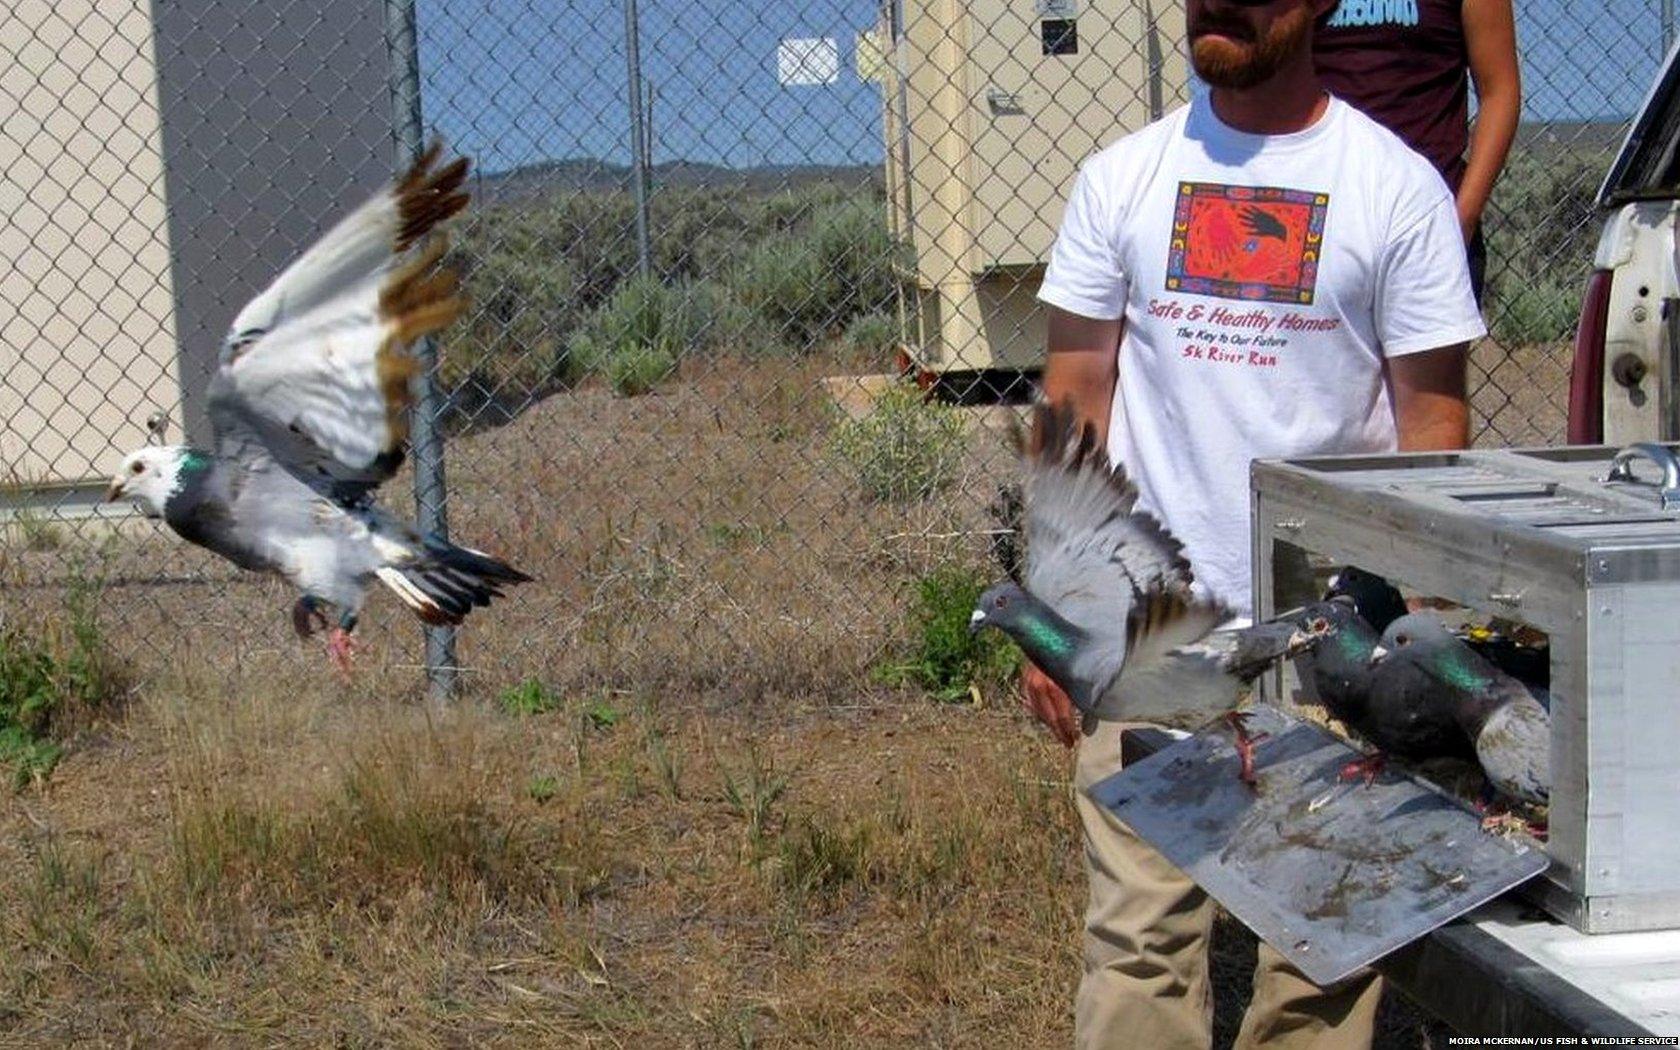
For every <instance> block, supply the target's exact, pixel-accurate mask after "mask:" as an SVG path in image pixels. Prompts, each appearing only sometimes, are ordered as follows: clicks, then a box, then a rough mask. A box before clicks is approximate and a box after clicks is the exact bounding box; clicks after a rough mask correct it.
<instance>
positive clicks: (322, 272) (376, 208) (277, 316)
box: [222, 143, 467, 364]
mask: <svg viewBox="0 0 1680 1050" xmlns="http://www.w3.org/2000/svg"><path fill="white" fill-rule="evenodd" d="M442 149H443V147H442V145H441V144H439V143H433V144H432V146H431V147H430V148H429V149H427V150H426V152H425V154H424V155H423V156H422V157H421V158H420V159H419V160H418V161H416V162H415V164H414V166H413V167H412V168H410V169H409V170H408V171H407V172H406V173H405V174H404V175H403V176H402V177H401V178H399V179H398V180H397V181H396V182H395V183H394V184H392V185H391V186H390V187H389V188H387V189H386V190H384V191H383V192H381V193H379V194H378V195H376V196H375V197H373V198H372V199H370V200H369V201H367V203H365V204H363V205H362V206H361V207H359V208H357V209H356V210H355V211H353V212H351V213H350V214H349V215H347V216H346V217H345V218H344V219H342V220H341V221H340V222H339V223H338V225H336V226H334V227H333V228H332V229H330V230H328V231H327V232H326V233H325V234H324V235H322V237H321V238H320V239H319V240H317V241H316V242H315V244H314V245H313V246H312V247H310V249H309V250H308V251H306V252H305V253H304V254H303V255H302V256H300V257H298V259H296V260H295V261H294V262H293V263H292V264H291V265H290V266H288V267H287V268H286V269H285V270H284V271H283V272H282V273H281V274H280V276H279V277H277V278H275V280H274V282H273V283H272V284H270V285H269V286H268V287H267V288H266V289H264V290H263V291H262V292H261V293H260V294H259V295H258V296H257V297H256V298H254V299H252V300H251V301H250V302H249V303H247V304H246V305H245V308H244V309H242V310H240V311H239V316H238V317H236V318H234V322H233V326H232V328H231V329H229V331H228V336H227V342H226V343H225V345H224V346H223V349H222V363H223V364H226V363H227V362H228V361H229V360H231V359H233V358H236V357H238V356H239V355H240V354H241V353H243V352H244V351H245V349H246V348H247V347H249V346H250V345H251V344H252V343H254V342H256V341H257V340H259V339H261V338H262V337H263V336H264V335H266V334H268V333H270V332H273V331H274V330H276V329H277V328H279V327H280V326H281V325H283V324H286V323H287V322H288V321H289V320H291V319H294V318H297V317H300V316H302V315H304V314H307V313H310V312H312V311H314V310H315V309H317V308H318V307H320V306H322V305H323V304H325V303H327V302H330V301H332V300H334V299H336V298H338V296H339V294H340V292H342V291H343V290H344V289H345V288H346V287H347V286H353V285H357V284H360V283H361V282H362V281H363V280H364V279H366V278H368V277H370V276H372V275H374V274H376V273H379V272H381V271H383V270H385V269H388V268H389V267H391V266H392V265H393V261H394V259H395V258H396V257H398V256H400V255H402V254H403V253H405V252H407V251H408V250H409V249H410V248H411V247H413V246H414V245H415V244H417V243H418V242H419V241H420V240H421V239H422V238H423V237H425V235H426V234H427V233H428V232H430V231H431V230H432V229H433V228H434V227H435V226H437V225H438V224H439V223H441V222H443V221H444V220H445V219H448V218H449V217H451V216H453V215H454V214H456V213H457V212H459V211H460V210H461V209H462V208H464V207H466V204H467V194H466V193H465V192H463V191H462V189H461V187H462V186H463V185H464V184H465V182H466V177H467V159H466V158H465V157H460V158H457V159H456V160H455V161H453V162H452V163H450V164H447V165H445V166H444V167H442V168H436V169H434V167H433V165H435V164H436V163H437V160H438V157H439V155H440V154H441V152H442Z"/></svg>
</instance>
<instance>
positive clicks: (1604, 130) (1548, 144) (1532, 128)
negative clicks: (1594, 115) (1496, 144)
mask: <svg viewBox="0 0 1680 1050" xmlns="http://www.w3.org/2000/svg"><path fill="white" fill-rule="evenodd" d="M1629 123H1630V121H1556V122H1552V123H1542V122H1538V121H1525V122H1524V123H1523V124H1522V125H1521V126H1520V127H1518V128H1517V141H1516V143H1515V144H1514V145H1515V148H1516V149H1519V150H1524V149H1547V148H1553V147H1557V146H1566V147H1570V148H1573V149H1596V150H1602V151H1604V152H1607V153H1613V152H1615V151H1616V150H1617V149H1619V148H1621V145H1622V138H1623V137H1624V136H1625V135H1626V134H1627V129H1628V124H1629Z"/></svg>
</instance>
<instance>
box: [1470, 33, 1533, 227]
mask: <svg viewBox="0 0 1680 1050" xmlns="http://www.w3.org/2000/svg"><path fill="white" fill-rule="evenodd" d="M1462 10H1463V13H1464V42H1465V48H1466V50H1467V51H1468V52H1469V56H1470V79H1471V80H1472V81H1473V82H1474V83H1475V85H1476V127H1475V130H1474V131H1472V132H1471V135H1470V157H1469V160H1468V161H1467V162H1466V168H1465V171H1464V181H1463V182H1462V183H1460V184H1459V188H1458V222H1459V225H1460V226H1462V227H1463V228H1464V236H1465V239H1466V240H1468V239H1469V237H1470V235H1471V233H1472V232H1473V231H1474V230H1475V229H1476V226H1477V225H1478V224H1479V223H1480V222H1481V221H1482V211H1483V209H1485V208H1486V207H1487V202H1488V198H1489V197H1490V196H1492V194H1493V186H1494V183H1496V182H1498V181H1499V173H1500V171H1501V170H1502V169H1503V168H1504V167H1505V158H1506V155H1507V154H1509V153H1510V151H1511V140H1512V139H1513V138H1514V137H1515V136H1516V133H1517V121H1518V120H1519V119H1520V118H1521V115H1522V74H1521V73H1520V72H1519V70H1518V67H1517V29H1516V19H1515V17H1514V16H1513V14H1512V13H1511V0H1464V6H1463V9H1462Z"/></svg>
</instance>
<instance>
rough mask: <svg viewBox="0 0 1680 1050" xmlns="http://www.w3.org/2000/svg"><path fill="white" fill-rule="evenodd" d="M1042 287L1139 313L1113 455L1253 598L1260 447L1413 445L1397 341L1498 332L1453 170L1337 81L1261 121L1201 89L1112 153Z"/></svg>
mask: <svg viewBox="0 0 1680 1050" xmlns="http://www.w3.org/2000/svg"><path fill="white" fill-rule="evenodd" d="M1039 298H1041V299H1043V300H1044V301H1045V302H1047V303H1051V304H1053V305H1055V306H1058V307H1061V308H1062V309H1064V310H1067V311H1069V312H1071V313H1075V314H1079V315H1081V316H1084V317H1090V318H1097V319H1103V320H1113V319H1115V318H1122V317H1123V318H1125V322H1126V323H1125V332H1124V335H1123V336H1122V338H1121V342H1120V363H1119V364H1120V367H1119V372H1120V379H1119V386H1118V390H1117V392H1116V396H1115V399H1114V415H1113V419H1112V421H1111V424H1110V427H1109V438H1108V444H1109V454H1110V456H1111V457H1112V458H1113V459H1115V460H1116V461H1117V462H1120V463H1123V464H1125V466H1126V468H1127V469H1128V470H1129V471H1130V473H1131V475H1132V476H1133V478H1134V479H1135V480H1136V482H1137V486H1138V490H1139V493H1140V504H1141V505H1142V506H1144V507H1145V508H1147V509H1149V510H1151V511H1153V512H1154V513H1155V514H1156V515H1158V516H1159V517H1160V518H1161V519H1162V520H1163V521H1164V522H1165V524H1166V526H1167V527H1168V528H1169V529H1170V530H1172V532H1173V534H1174V535H1176V536H1177V537H1178V538H1179V539H1180V540H1182V541H1183V543H1184V545H1185V552H1186V554H1187V556H1188V557H1189V558H1190V562H1191V568H1192V571H1193V572H1194V573H1195V576H1196V579H1197V581H1198V584H1199V589H1202V590H1203V591H1204V592H1206V593H1211V594H1213V595H1215V596H1217V597H1218V598H1220V599H1221V600H1223V601H1224V602H1226V603H1227V604H1228V605H1230V606H1231V608H1232V611H1233V612H1235V613H1238V614H1239V615H1242V616H1248V615H1250V614H1251V605H1252V602H1251V597H1252V596H1251V593H1250V592H1251V584H1250V578H1251V569H1250V565H1249V560H1250V555H1249V550H1250V548H1249V544H1250V538H1249V535H1250V534H1249V529H1250V525H1249V477H1248V472H1249V462H1250V461H1251V460H1254V459H1265V458H1273V457H1284V456H1307V455H1318V454H1339V453H1367V452H1392V451H1394V450H1395V448H1396V437H1395V427H1394V409H1393V401H1392V398H1391V395H1390V391H1389V389H1388V384H1387V382H1386V380H1385V377H1384V371H1383V359H1384V358H1386V357H1397V356H1399V355H1402V354H1410V353H1416V352H1418V351H1422V350H1431V349H1435V348H1437V347H1443V346H1452V345H1455V344H1458V343H1462V342H1465V341H1467V340H1470V339H1474V338H1476V337H1478V336H1481V335H1484V334H1486V331H1487V330H1486V328H1485V327H1484V326H1483V324H1482V319H1481V315H1480V313H1479V312H1478V310H1477V308H1476V302H1475V298H1474V296H1473V294H1472V292H1471V287H1470V274H1469V268H1468V265H1467V263H1466V261H1465V252H1464V239H1463V234H1462V233H1461V232H1460V228H1459V225H1458V217H1457V212H1456V210H1455V208H1454V206H1453V199H1452V194H1451V192H1450V191H1449V190H1448V189H1447V186H1446V183H1445V182H1443V181H1442V179H1441V176H1440V175H1439V174H1438V173H1437V172H1436V171H1435V169H1434V168H1433V167H1432V166H1431V165H1430V164H1429V162H1428V161H1426V160H1424V159H1423V157H1421V156H1419V155H1418V154H1416V153H1414V152H1413V151H1412V150H1411V149H1410V148H1408V147H1407V146H1406V145H1405V144H1404V143H1403V142H1401V140H1400V139H1398V138H1397V137H1395V136H1394V135H1393V134H1392V133H1390V132H1389V131H1388V130H1387V129H1385V128H1383V127H1382V126H1381V125H1379V124H1377V123H1376V122H1374V121H1372V120H1371V119H1370V118H1368V117H1366V116H1364V115H1363V114H1361V113H1360V112H1359V111H1358V110H1356V109H1354V108H1353V107H1352V106H1350V105H1348V104H1347V103H1345V102H1342V101H1341V100H1339V99H1335V98H1332V99H1331V100H1330V104H1329V107H1328V109H1327V110H1326V112H1325V114H1324V116H1323V117H1322V118H1320V119H1319V121H1318V122H1317V123H1315V124H1314V125H1313V126H1312V127H1310V128H1308V129H1306V130H1304V131H1300V132H1296V133H1292V134H1288V135H1252V134H1248V133H1245V132H1241V131H1237V130H1236V129H1234V128H1231V127H1229V126H1227V125H1226V124H1224V123H1222V122H1221V121H1220V120H1219V118H1218V117H1217V116H1215V115H1214V112H1213V107H1212V106H1211V105H1210V104H1209V102H1208V100H1207V98H1206V96H1202V97H1200V98H1198V99H1196V100H1195V101H1194V102H1192V103H1190V104H1189V105H1187V106H1184V107H1182V108H1180V109H1178V110H1177V111H1175V112H1173V113H1170V114H1168V115H1167V116H1166V117H1164V118H1162V119H1161V120H1158V121H1156V122H1155V123H1153V124H1151V125H1149V126H1148V127H1146V128H1144V129H1142V130H1141V131H1138V132H1136V133H1134V134H1132V135H1129V136H1127V137H1126V138H1124V139H1121V140H1120V141H1119V142H1116V143H1114V144H1113V145H1112V146H1109V147H1108V148H1106V149H1104V150H1103V151H1101V152H1100V153H1098V154H1096V155H1095V156H1094V157H1091V158H1090V159H1089V160H1087V161H1086V162H1085V163H1084V164H1083V165H1082V166H1081V168H1080V171H1079V177H1078V179H1077V180H1076V182H1075V184H1074V188H1073V192H1072V194H1071V195H1070V197H1069V200H1068V203H1067V210H1066V214H1065V216H1064V218H1063V220H1062V226H1061V230H1060V232H1059V233H1058V235H1057V238H1056V243H1055V247H1054V248H1053V249H1052V251H1051V256H1050V263H1049V267H1048V270H1047V272H1046V273H1045V276H1044V283H1043V286H1042V287H1041V288H1040V290H1039Z"/></svg>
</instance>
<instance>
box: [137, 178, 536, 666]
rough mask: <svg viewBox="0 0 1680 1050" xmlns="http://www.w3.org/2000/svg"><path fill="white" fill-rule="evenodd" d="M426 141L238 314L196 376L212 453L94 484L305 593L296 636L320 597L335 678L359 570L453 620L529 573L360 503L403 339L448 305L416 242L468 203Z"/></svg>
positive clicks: (448, 286) (382, 440)
mask: <svg viewBox="0 0 1680 1050" xmlns="http://www.w3.org/2000/svg"><path fill="white" fill-rule="evenodd" d="M440 151H441V147H439V146H437V145H434V146H432V147H431V148H430V149H429V150H427V151H426V154H425V155H424V156H423V157H422V158H421V159H420V160H419V161H418V162H417V163H416V164H415V165H414V166H413V167H412V168H411V169H410V170H409V171H408V172H407V173H406V174H404V175H403V176H402V177H401V178H400V179H399V180H397V181H396V182H395V183H394V184H393V185H392V186H390V187H388V188H387V189H386V190H385V191H383V192H381V193H380V194H378V195H377V196H375V197H373V198H372V199H371V200H369V201H367V202H366V203H364V204H363V205H362V206H361V207H359V208H357V209H356V210H355V211H353V212H351V213H350V214H349V215H348V216H346V217H345V218H344V219H343V220H342V221H340V222H339V223H338V225H336V226H334V227H333V228H332V229H331V230H329V231H328V232H327V233H326V234H325V235H323V236H322V237H321V238H320V239H319V240H318V241H316V243H315V244H314V245H313V246H312V247H311V248H310V249H309V250H308V251H307V252H305V253H304V254H303V255H302V256H301V257H300V258H298V259H297V260H295V261H294V262H293V263H292V264H291V266H289V267H288V268H287V269H286V270H285V271H284V272H283V273H281V274H280V276H279V277H278V278H276V279H275V280H274V282H273V283H272V284H271V285H269V287H268V288H267V289H265V290H264V291H263V292H262V293H261V294H259V295H258V296H256V298H254V299H252V300H251V301H250V302H249V303H248V304H247V305H246V306H245V307H244V309H242V310H241V311H240V312H239V315H238V317H236V318H235V319H234V322H233V326H232V329H231V330H230V331H229V333H228V336H227V339H226V341H225V343H224V344H223V347H222V352H221V357H220V360H219V362H218V366H217V370H216V374H215V375H214V376H213V377H212V379H211V381H210V389H209V398H208V409H209V416H210V425H211V430H212V433H213V442H212V448H210V449H208V450H207V449H200V448H193V447H189V446H182V445H167V446H148V447H145V448H142V449H140V450H138V451H136V452H132V453H130V454H129V455H128V456H127V458H125V459H124V460H123V463H122V467H121V469H120V470H119V471H118V472H117V475H116V477H114V478H113V479H112V480H111V487H110V490H109V492H108V493H107V494H106V495H107V498H108V499H111V500H118V499H132V500H133V501H135V503H136V504H138V505H139V507H140V509H141V511H142V512H143V513H144V514H146V515H147V516H148V517H152V518H162V519H163V520H164V521H165V522H167V523H168V525H169V526H170V528H171V529H173V530H174V531H175V532H176V533H177V534H179V535H180V536H181V537H182V538H183V539H186V540H188V541H190V542H192V543H195V544H197V545H199V546H201V547H205V548H207V549H209V550H211V551H213V552H215V553H216V554H219V555H221V556H222V557H224V558H226V559H228V560H229V561H231V562H233V563H234V564H236V565H238V566H240V567H241V568H244V569H249V570H253V571H258V572H268V573H274V574H277V575H280V576H282V577H284V578H285V579H286V580H288V581H290V582H291V583H292V584H293V585H294V586H296V587H297V588H298V589H299V590H300V591H302V592H303V594H302V597H300V598H299V599H298V601H297V604H296V605H295V606H294V607H293V610H292V622H293V626H294V628H295V629H296V630H297V632H298V635H299V636H300V637H307V636H308V635H309V634H311V633H313V632H314V631H315V630H317V629H320V628H324V627H326V626H327V624H328V619H327V612H326V609H327V607H328V606H331V607H332V608H334V609H335V610H336V612H337V614H338V618H337V623H336V624H334V625H333V626H332V628H331V630H330V632H329V634H328V643H327V649H328V653H329V655H330V656H331V657H332V658H333V659H334V660H335V661H337V663H338V666H339V667H340V669H341V670H343V671H344V672H345V673H346V674H347V673H348V672H349V666H350V654H351V651H352V645H351V641H350V632H351V631H352V630H354V628H355V626H356V620H357V617H358V615H359V614H360V612H361V608H362V603H363V600H364V599H365V597H366V592H367V588H368V587H369V586H370V585H371V584H372V582H373V581H374V580H376V579H377V580H379V581H381V582H383V583H384V584H385V585H386V586H388V587H390V588H391V590H393V591H395V592H396V594H397V596H398V597H399V598H401V599H402V601H403V602H404V603H406V604H407V605H408V606H409V608H411V609H412V610H413V611H414V612H415V614H416V615H418V616H419V617H420V619H421V620H423V621H425V622H426V623H430V624H456V623H460V622H461V620H462V618H463V617H464V616H465V615H466V614H467V613H468V612H469V611H470V610H471V609H472V608H474V607H475V606H483V605H488V604H489V602H490V599H491V598H493V597H499V596H500V595H501V590H500V588H501V587H502V586H504V585H508V584H514V583H521V582H525V581H528V580H530V579H531V577H529V576H527V575H525V574H524V573H522V572H520V571H519V570H517V569H515V568H513V567H511V566H509V565H507V564H506V563H504V562H501V561H498V560H497V559H495V558H493V557H491V556H489V555H487V554H484V553H483V552H481V551H475V550H471V549H468V548H464V547H457V546H454V545H452V544H450V543H448V542H446V541H444V540H442V539H439V538H436V537H432V536H422V535H420V534H419V533H418V532H416V531H415V530H414V529H413V528H411V527H410V526H409V525H407V524H406V523H403V522H401V521H399V520H398V519H396V518H395V517H393V516H391V515H390V514H389V513H387V512H386V511H384V510H382V509H380V508H379V507H377V506H376V505H375V504H374V499H373V496H374V490H375V489H377V488H378V487H379V485H380V484H381V483H383V482H384V481H386V480H387V479H389V478H390V477H391V476H392V475H393V474H395V473H396V471H397V468H398V467H399V466H401V465H402V461H403V456H404V451H403V448H404V442H405V441H406V439H407V436H408V414H409V408H410V405H411V404H412V402H413V398H414V389H413V381H414V379H415V377H416V376H417V375H418V373H419V371H420V364H419V361H418V360H417V359H416V358H415V357H414V356H412V354H411V352H410V348H411V346H412V344H413V343H414V342H415V341H416V340H419V339H420V338H422V337H424V336H426V335H429V334H431V333H433V332H436V331H438V330H439V329H441V328H443V327H444V326H445V325H447V324H449V323H450V322H451V321H453V320H454V319H455V317H456V315H457V314H459V313H460V311H461V308H462V305H463V304H462V301H461V299H460V298H459V296H458V295H457V294H456V282H455V278H454V276H453V274H450V273H448V272H434V271H435V268H436V264H437V262H438V260H439V259H440V258H441V257H442V255H443V251H444V243H443V239H442V238H441V237H437V238H433V239H432V240H431V241H430V243H429V244H426V243H423V242H425V241H426V239H427V235H428V234H430V233H431V231H432V230H433V229H434V227H436V226H437V225H438V224H439V223H441V222H443V221H444V220H446V219H448V218H450V217H451V216H453V215H455V214H456V213H457V212H459V211H460V210H461V209H462V208H463V207H465V206H466V203H467V195H466V194H465V193H464V192H462V186H463V184H464V182H465V179H466V173H467V162H466V159H465V158H461V159H458V160H456V161H454V162H453V163H451V164H448V165H445V166H443V167H441V168H439V167H436V166H435V165H436V162H437V159H438V156H439V153H440ZM411 249H412V250H411Z"/></svg>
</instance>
